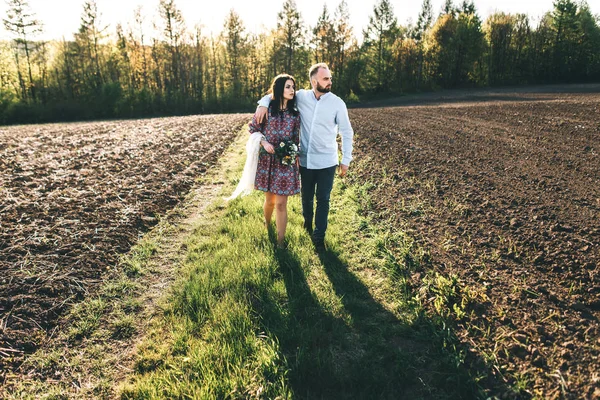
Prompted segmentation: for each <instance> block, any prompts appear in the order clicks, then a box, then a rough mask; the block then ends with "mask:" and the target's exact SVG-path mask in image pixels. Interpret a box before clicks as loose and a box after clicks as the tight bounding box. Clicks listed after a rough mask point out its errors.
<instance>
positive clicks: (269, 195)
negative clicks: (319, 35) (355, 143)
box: [234, 63, 354, 251]
mask: <svg viewBox="0 0 600 400" xmlns="http://www.w3.org/2000/svg"><path fill="white" fill-rule="evenodd" d="M309 78H310V83H311V86H312V90H303V89H301V90H298V91H296V82H295V80H294V78H293V77H292V76H290V75H287V74H282V75H278V76H277V77H276V78H275V79H274V80H273V84H272V85H271V93H270V94H267V95H266V96H265V97H263V98H262V99H261V100H260V101H259V102H258V104H259V106H258V108H257V110H256V114H255V115H254V117H253V118H252V122H251V123H250V134H251V137H250V140H249V141H248V143H249V144H248V146H247V149H248V160H247V162H246V166H248V163H249V160H250V158H251V154H257V156H255V157H257V160H256V164H257V167H256V173H255V178H254V182H253V183H254V188H255V189H257V190H261V191H263V192H265V203H264V206H263V210H264V218H265V224H266V226H267V227H269V226H270V224H271V219H272V215H273V211H275V225H276V229H277V247H279V248H285V247H286V242H285V231H286V227H287V199H288V196H291V195H294V194H297V193H299V192H301V193H302V214H303V216H304V228H305V229H306V230H307V231H308V233H309V234H311V235H312V239H313V243H314V245H315V248H316V249H317V250H319V251H322V250H324V249H325V231H326V230H327V219H328V215H329V197H330V194H331V189H332V187H333V179H334V176H335V171H336V169H337V167H338V146H337V142H336V138H337V135H338V130H339V133H340V134H341V137H342V159H341V163H340V164H339V175H340V176H342V177H343V176H345V175H346V172H347V171H348V166H349V165H350V161H351V160H352V138H353V135H354V132H353V131H352V126H351V125H350V120H349V118H348V110H347V108H346V104H345V103H344V101H343V100H342V99H340V98H339V97H338V96H336V95H334V94H333V93H331V84H332V79H331V72H330V71H329V68H328V66H327V64H324V63H319V64H315V65H313V66H312V67H310V70H309ZM289 142H292V143H293V144H296V146H297V147H298V154H299V157H298V158H297V159H296V160H295V162H291V163H284V162H282V158H281V157H278V156H277V154H278V153H280V152H279V151H278V149H277V146H281V145H282V144H283V146H282V147H285V146H286V143H289ZM258 148H260V149H261V150H260V151H258ZM288 164H289V165H288ZM246 169H247V168H244V173H243V175H242V180H244V174H246ZM248 178H249V179H250V180H252V175H248V176H246V179H248ZM240 183H242V182H240ZM238 188H240V186H239V185H238ZM236 192H238V190H237V189H236ZM234 195H235V193H234ZM315 196H316V200H317V201H316V203H317V207H316V212H315V211H314V199H315ZM313 220H314V225H313Z"/></svg>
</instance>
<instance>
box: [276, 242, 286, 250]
mask: <svg viewBox="0 0 600 400" xmlns="http://www.w3.org/2000/svg"><path fill="white" fill-rule="evenodd" d="M277 248H278V249H279V250H285V249H287V248H288V243H287V242H286V241H285V240H284V241H283V242H277Z"/></svg>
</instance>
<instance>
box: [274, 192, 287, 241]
mask: <svg viewBox="0 0 600 400" xmlns="http://www.w3.org/2000/svg"><path fill="white" fill-rule="evenodd" d="M287 200H288V197H287V196H278V195H275V223H276V225H277V245H278V246H283V244H284V240H285V230H286V228H287V220H288V216H287Z"/></svg>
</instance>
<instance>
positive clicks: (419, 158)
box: [350, 86, 600, 399]
mask: <svg viewBox="0 0 600 400" xmlns="http://www.w3.org/2000/svg"><path fill="white" fill-rule="evenodd" d="M595 87H596V90H580V87H577V90H573V91H572V92H570V91H569V90H568V86H567V87H561V88H560V90H543V91H539V90H537V91H527V90H525V91H521V92H518V91H515V92H505V93H502V96H501V98H499V97H495V96H493V95H491V96H488V97H487V98H486V97H485V94H483V95H481V96H480V97H479V98H473V97H470V96H462V97H461V98H457V99H447V100H448V102H447V103H445V104H444V103H443V102H441V101H440V99H434V100H433V101H431V102H429V103H430V104H428V102H427V101H425V102H424V101H419V102H418V103H416V104H419V105H410V103H408V102H407V104H405V105H404V106H396V107H388V108H378V109H353V110H351V111H350V119H351V121H352V123H353V127H354V130H355V132H356V143H355V145H356V150H355V157H356V159H357V163H356V165H357V166H358V165H361V163H362V165H363V166H366V165H368V168H366V167H363V168H355V169H354V170H353V174H354V177H353V178H352V179H353V180H354V182H355V183H359V184H362V183H364V182H371V183H372V184H373V185H372V188H371V189H370V190H371V195H372V198H373V200H374V203H375V207H376V210H377V213H378V217H379V218H381V219H383V220H388V219H389V220H391V221H392V224H393V225H394V226H395V228H397V229H400V230H407V231H409V232H410V233H411V234H412V235H413V236H415V237H416V238H418V240H419V243H420V244H421V245H422V246H423V247H424V248H425V249H426V250H427V252H428V253H429V254H430V258H429V259H430V262H428V263H426V264H429V265H425V266H424V268H432V269H436V270H438V271H439V272H441V273H442V274H444V275H446V276H451V275H456V276H458V278H459V279H460V282H461V283H462V284H463V285H464V286H465V287H467V288H471V289H472V290H473V291H478V292H479V293H481V297H480V298H481V299H482V300H481V301H479V302H478V303H477V304H470V305H468V306H467V315H466V316H465V317H461V318H456V320H455V321H454V326H455V327H456V332H457V336H458V337H459V339H460V340H461V341H462V342H463V343H464V345H465V346H466V347H468V348H469V349H470V351H471V352H473V353H475V354H477V355H478V356H479V358H480V359H484V360H487V365H488V367H489V375H490V376H493V378H494V379H490V382H492V381H496V382H498V381H503V382H504V384H505V385H508V386H512V387H513V388H515V391H516V393H517V394H516V395H515V394H514V393H513V394H512V396H510V397H519V398H530V397H538V398H549V399H552V398H569V399H576V398H577V399H580V398H589V399H598V398H600V363H599V361H598V360H599V353H600V336H599V335H600V325H599V321H598V318H599V317H600V276H599V272H600V265H599V263H600V245H599V243H600V94H599V93H598V90H597V89H598V88H597V86H595ZM478 93H480V94H481V92H478ZM436 103H437V104H436ZM359 160H360V161H359ZM422 272H423V271H420V272H419V273H415V274H413V276H412V277H411V279H412V280H413V283H414V284H415V285H419V284H422V283H420V282H419V280H420V279H421V276H422V275H423V274H422ZM482 384H483V385H485V384H486V383H485V382H483V383H482ZM490 385H491V384H490ZM488 390H489V392H490V393H491V394H493V395H497V396H499V397H502V396H508V394H506V393H501V392H500V389H498V387H497V386H496V387H489V388H488Z"/></svg>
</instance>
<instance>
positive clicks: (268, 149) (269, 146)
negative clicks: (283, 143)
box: [260, 140, 275, 154]
mask: <svg viewBox="0 0 600 400" xmlns="http://www.w3.org/2000/svg"><path fill="white" fill-rule="evenodd" d="M260 144H261V145H262V147H264V148H265V150H266V152H267V153H269V154H275V148H274V147H273V145H272V144H271V143H269V142H267V141H266V140H262V141H261V142H260Z"/></svg>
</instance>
